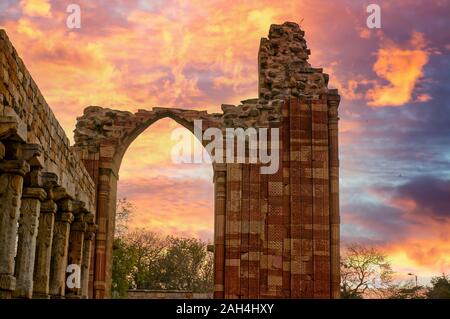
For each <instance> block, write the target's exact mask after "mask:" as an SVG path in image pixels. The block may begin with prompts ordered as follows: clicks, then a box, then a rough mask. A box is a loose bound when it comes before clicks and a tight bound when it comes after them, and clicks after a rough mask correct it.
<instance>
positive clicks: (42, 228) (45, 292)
mask: <svg viewBox="0 0 450 319" xmlns="http://www.w3.org/2000/svg"><path fill="white" fill-rule="evenodd" d="M42 178H43V183H44V188H45V190H46V191H47V198H46V199H45V200H44V202H43V203H42V204H41V214H40V216H39V229H38V235H37V239H36V256H35V263H34V275H33V280H34V282H33V298H49V282H50V261H51V251H52V243H53V227H54V222H55V213H56V210H57V206H56V203H55V202H54V200H53V199H54V194H53V189H54V188H55V186H56V184H57V181H58V178H57V176H56V175H55V174H53V173H44V174H43V176H42Z"/></svg>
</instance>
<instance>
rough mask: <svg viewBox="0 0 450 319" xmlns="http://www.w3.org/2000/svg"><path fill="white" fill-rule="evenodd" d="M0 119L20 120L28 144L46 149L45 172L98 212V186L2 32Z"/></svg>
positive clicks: (69, 192) (0, 32)
mask: <svg viewBox="0 0 450 319" xmlns="http://www.w3.org/2000/svg"><path fill="white" fill-rule="evenodd" d="M0 116H1V117H12V118H15V119H17V121H18V125H19V129H20V131H21V132H20V133H21V134H22V135H23V137H24V140H25V141H26V142H27V143H31V144H33V143H36V144H40V145H41V146H42V147H43V149H44V152H43V155H42V156H43V163H44V168H43V170H44V171H46V172H51V173H55V174H56V175H57V176H58V183H59V185H60V186H62V187H64V188H65V189H66V191H67V193H68V194H69V195H70V196H72V197H73V198H75V199H79V200H81V201H83V202H85V203H86V204H87V207H88V208H89V209H90V210H92V211H94V207H95V202H94V199H95V188H94V187H95V186H94V183H93V181H92V178H91V177H90V175H89V174H88V172H87V171H86V169H85V167H84V165H83V164H82V162H81V161H80V160H79V158H78V156H77V155H76V154H75V153H74V152H73V151H72V150H71V147H70V142H69V139H68V138H67V136H66V134H65V132H64V130H63V129H62V127H61V125H60V124H59V123H58V120H57V119H56V117H55V115H54V114H53V112H52V110H51V109H50V107H49V106H48V104H47V102H46V101H45V99H44V97H43V96H42V94H41V92H40V91H39V88H38V87H37V85H36V83H35V82H34V80H33V79H32V77H31V75H30V73H29V72H28V70H27V69H26V67H25V65H24V63H23V61H22V59H21V58H20V57H19V55H18V54H17V52H16V50H15V49H14V47H13V46H12V44H11V42H10V41H9V39H8V36H7V34H6V32H5V31H4V30H0Z"/></svg>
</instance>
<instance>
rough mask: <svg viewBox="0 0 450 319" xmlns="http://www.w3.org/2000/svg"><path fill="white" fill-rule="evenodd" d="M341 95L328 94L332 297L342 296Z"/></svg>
mask: <svg viewBox="0 0 450 319" xmlns="http://www.w3.org/2000/svg"><path fill="white" fill-rule="evenodd" d="M339 101H340V98H339V95H329V96H328V139H329V158H330V161H329V165H330V167H329V170H330V182H329V183H330V186H329V187H330V246H331V247H330V258H331V298H333V299H336V298H339V296H340V279H341V278H340V253H339V247H340V217H339V148H338V146H339V143H338V120H339V117H338V105H339Z"/></svg>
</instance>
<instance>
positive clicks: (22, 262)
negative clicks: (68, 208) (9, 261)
mask: <svg viewBox="0 0 450 319" xmlns="http://www.w3.org/2000/svg"><path fill="white" fill-rule="evenodd" d="M46 196H47V193H46V192H45V190H44V189H42V188H24V191H23V194H22V205H21V207H20V221H19V237H18V244H17V255H16V264H15V274H16V278H17V279H16V291H15V292H14V297H18V298H31V297H32V295H33V272H34V258H35V252H36V237H37V233H38V225H39V215H40V210H41V202H42V201H43V200H44V199H45V197H46Z"/></svg>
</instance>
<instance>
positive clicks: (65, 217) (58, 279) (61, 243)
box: [50, 199, 74, 299]
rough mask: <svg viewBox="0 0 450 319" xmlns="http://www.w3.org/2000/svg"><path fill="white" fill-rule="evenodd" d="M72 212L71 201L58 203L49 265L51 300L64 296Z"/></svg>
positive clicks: (64, 200) (65, 200) (66, 200)
mask: <svg viewBox="0 0 450 319" xmlns="http://www.w3.org/2000/svg"><path fill="white" fill-rule="evenodd" d="M72 210H73V209H72V200H71V199H63V200H60V201H59V202H58V213H57V214H56V221H55V229H54V231H53V244H52V259H51V264H50V297H51V298H56V299H58V298H64V294H65V288H66V268H67V253H68V250H69V234H70V224H71V223H72V222H73V219H74V217H73V214H72Z"/></svg>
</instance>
